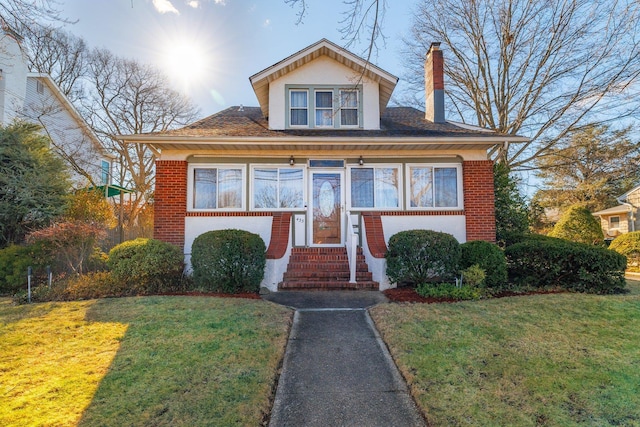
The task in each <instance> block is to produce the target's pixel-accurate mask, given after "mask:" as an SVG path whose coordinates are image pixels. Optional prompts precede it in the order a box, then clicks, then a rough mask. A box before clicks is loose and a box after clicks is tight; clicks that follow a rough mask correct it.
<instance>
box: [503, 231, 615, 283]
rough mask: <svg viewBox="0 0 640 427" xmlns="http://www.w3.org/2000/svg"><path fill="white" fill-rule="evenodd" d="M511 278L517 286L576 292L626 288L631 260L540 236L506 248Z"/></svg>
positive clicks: (611, 252) (599, 249)
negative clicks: (627, 266) (626, 274)
mask: <svg viewBox="0 0 640 427" xmlns="http://www.w3.org/2000/svg"><path fill="white" fill-rule="evenodd" d="M505 255H506V256H507V264H508V269H509V278H510V280H511V281H512V282H514V284H516V285H517V286H523V287H534V288H545V287H555V288H562V289H567V290H570V291H575V292H588V293H598V294H613V293H621V292H624V291H625V289H624V288H625V285H626V282H625V279H624V271H625V267H626V263H627V260H626V258H625V257H624V256H622V255H620V254H618V253H617V252H614V251H612V250H609V249H605V248H601V247H597V246H592V245H587V244H584V243H575V242H569V241H566V240H562V239H556V238H552V237H545V238H540V236H538V237H536V238H534V239H529V240H524V241H522V242H520V243H517V244H514V245H512V246H509V247H507V248H506V249H505Z"/></svg>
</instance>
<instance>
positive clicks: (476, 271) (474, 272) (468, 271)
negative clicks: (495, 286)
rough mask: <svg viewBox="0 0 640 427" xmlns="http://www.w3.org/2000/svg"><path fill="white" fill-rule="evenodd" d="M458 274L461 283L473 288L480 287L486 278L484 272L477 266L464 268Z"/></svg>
mask: <svg viewBox="0 0 640 427" xmlns="http://www.w3.org/2000/svg"><path fill="white" fill-rule="evenodd" d="M460 274H461V276H462V280H463V283H464V284H465V285H469V286H473V287H478V286H480V285H481V284H482V283H483V282H484V280H485V278H486V277H487V275H486V274H485V272H484V270H483V269H482V268H481V267H480V266H479V265H478V264H473V265H472V266H471V267H467V268H465V269H464V270H462V271H461V273H460Z"/></svg>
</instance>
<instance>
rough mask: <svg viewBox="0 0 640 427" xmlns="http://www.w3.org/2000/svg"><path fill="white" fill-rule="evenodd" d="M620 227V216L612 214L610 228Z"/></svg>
mask: <svg viewBox="0 0 640 427" xmlns="http://www.w3.org/2000/svg"><path fill="white" fill-rule="evenodd" d="M613 228H620V217H619V216H610V217H609V229H613Z"/></svg>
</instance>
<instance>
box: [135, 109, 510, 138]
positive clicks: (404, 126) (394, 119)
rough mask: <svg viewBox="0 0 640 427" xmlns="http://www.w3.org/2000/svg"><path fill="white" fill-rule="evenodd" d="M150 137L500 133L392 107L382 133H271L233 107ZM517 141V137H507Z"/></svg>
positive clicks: (263, 122) (252, 113)
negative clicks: (432, 118) (429, 118)
mask: <svg viewBox="0 0 640 427" xmlns="http://www.w3.org/2000/svg"><path fill="white" fill-rule="evenodd" d="M146 135H147V136H148V137H153V136H154V135H155V136H163V137H171V136H174V137H181V138H183V137H193V138H199V137H208V138H211V137H222V138H224V137H260V138H269V137H274V138H282V137H326V138H330V137H338V138H351V137H353V138H376V137H387V138H393V137H420V138H425V137H426V138H428V137H454V138H455V137H460V138H496V137H499V136H500V134H497V133H496V132H493V131H489V130H484V129H480V128H475V127H471V126H463V125H458V124H453V123H449V122H447V123H433V122H430V121H428V120H425V118H424V112H422V111H420V110H417V109H415V108H411V107H389V108H387V109H386V110H385V112H384V113H383V114H382V117H381V118H380V129H379V130H360V129H285V130H273V129H269V123H268V121H267V119H265V117H264V116H263V114H262V111H261V109H260V108H259V107H238V106H235V107H229V108H227V109H226V110H222V111H220V112H218V113H216V114H213V115H211V116H209V117H206V118H204V119H202V120H199V121H197V122H194V123H192V124H190V125H187V126H185V127H183V128H180V129H175V130H170V131H166V132H162V133H155V134H146ZM503 136H504V137H513V135H503Z"/></svg>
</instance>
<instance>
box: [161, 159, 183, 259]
mask: <svg viewBox="0 0 640 427" xmlns="http://www.w3.org/2000/svg"><path fill="white" fill-rule="evenodd" d="M186 213H187V162H185V161H180V160H158V161H156V191H155V205H154V223H153V237H154V238H155V239H158V240H162V241H165V242H169V243H173V244H174V245H177V246H179V247H181V248H184V218H185V216H186Z"/></svg>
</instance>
